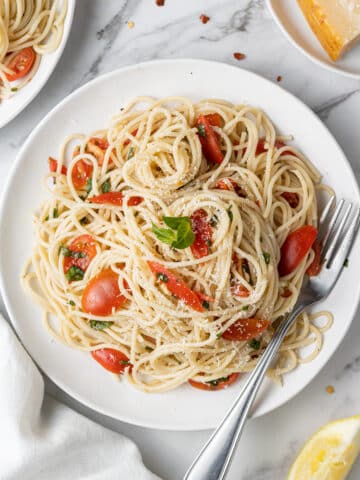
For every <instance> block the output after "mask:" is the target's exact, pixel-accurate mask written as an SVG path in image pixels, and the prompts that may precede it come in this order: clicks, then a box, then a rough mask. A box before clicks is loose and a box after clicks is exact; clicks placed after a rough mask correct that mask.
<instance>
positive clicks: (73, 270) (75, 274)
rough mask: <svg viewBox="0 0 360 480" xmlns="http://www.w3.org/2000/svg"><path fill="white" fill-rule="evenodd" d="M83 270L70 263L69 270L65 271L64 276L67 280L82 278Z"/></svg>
mask: <svg viewBox="0 0 360 480" xmlns="http://www.w3.org/2000/svg"><path fill="white" fill-rule="evenodd" d="M84 273H85V272H84V270H82V269H81V268H79V267H76V266H75V265H72V266H71V267H70V268H69V270H68V271H67V272H66V273H65V277H66V278H67V279H68V280H69V282H72V281H74V280H75V281H76V280H82V279H83V278H84Z"/></svg>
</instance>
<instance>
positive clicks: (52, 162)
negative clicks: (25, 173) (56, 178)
mask: <svg viewBox="0 0 360 480" xmlns="http://www.w3.org/2000/svg"><path fill="white" fill-rule="evenodd" d="M57 167H58V162H57V160H55V159H54V158H52V157H49V170H50V172H52V173H54V172H56V170H57ZM60 173H61V174H62V175H66V174H67V168H66V167H65V165H62V166H61V172H60Z"/></svg>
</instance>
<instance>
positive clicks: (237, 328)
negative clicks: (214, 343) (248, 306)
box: [222, 318, 270, 341]
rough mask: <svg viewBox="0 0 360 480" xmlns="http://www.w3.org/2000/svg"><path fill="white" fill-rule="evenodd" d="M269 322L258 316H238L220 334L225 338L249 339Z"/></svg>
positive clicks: (261, 330) (264, 328) (262, 329)
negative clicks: (237, 318)
mask: <svg viewBox="0 0 360 480" xmlns="http://www.w3.org/2000/svg"><path fill="white" fill-rule="evenodd" d="M269 325H270V322H268V321H267V320H260V319H259V318H239V320H236V322H235V323H233V324H232V325H231V326H230V327H229V328H228V329H227V330H225V332H224V333H223V334H222V338H225V340H237V341H242V340H251V339H252V338H254V337H257V336H258V335H259V333H261V332H263V331H264V330H266V329H267V328H268V326H269Z"/></svg>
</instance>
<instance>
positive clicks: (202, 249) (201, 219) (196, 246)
mask: <svg viewBox="0 0 360 480" xmlns="http://www.w3.org/2000/svg"><path fill="white" fill-rule="evenodd" d="M207 217H208V215H207V213H206V211H205V210H204V209H202V208H199V209H198V210H195V212H193V214H192V215H191V217H190V220H191V228H192V231H193V232H194V234H195V240H194V243H193V244H192V245H191V247H190V248H191V251H192V253H193V255H194V257H195V258H202V257H205V256H206V255H209V253H210V245H211V241H212V239H211V237H212V229H211V225H210V223H209V222H208V220H207Z"/></svg>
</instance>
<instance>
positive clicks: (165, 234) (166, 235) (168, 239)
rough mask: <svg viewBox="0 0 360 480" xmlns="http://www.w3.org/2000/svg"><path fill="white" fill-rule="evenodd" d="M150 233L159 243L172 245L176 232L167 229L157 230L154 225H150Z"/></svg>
mask: <svg viewBox="0 0 360 480" xmlns="http://www.w3.org/2000/svg"><path fill="white" fill-rule="evenodd" d="M152 231H153V233H155V235H156V236H157V238H158V239H159V240H160V241H161V242H164V243H167V244H168V245H172V243H173V242H175V241H176V239H177V234H176V232H174V231H173V230H169V229H168V228H159V227H157V226H156V225H155V224H154V223H153V225H152Z"/></svg>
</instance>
